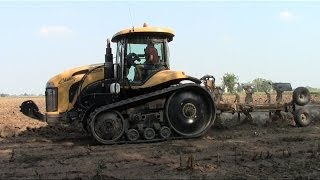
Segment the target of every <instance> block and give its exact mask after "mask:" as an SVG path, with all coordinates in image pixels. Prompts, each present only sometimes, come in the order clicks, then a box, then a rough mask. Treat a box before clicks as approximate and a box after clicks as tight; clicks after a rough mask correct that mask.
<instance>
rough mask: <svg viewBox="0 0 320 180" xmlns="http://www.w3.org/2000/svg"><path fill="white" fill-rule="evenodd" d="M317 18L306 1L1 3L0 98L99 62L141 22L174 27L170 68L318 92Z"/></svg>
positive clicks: (319, 13) (314, 6) (40, 89)
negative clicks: (109, 47)
mask: <svg viewBox="0 0 320 180" xmlns="http://www.w3.org/2000/svg"><path fill="white" fill-rule="evenodd" d="M319 19H320V2H312V1H309V2H305V1H301V2H300V1H293V2H287V1H282V2H279V1H266V2H260V1H243V2H238V1H226V2H225V1H200V2H198V1H197V2H191V1H176V2H168V1H159V2H146V1H128V2H126V1H121V2H115V1H96V2H92V1H88V2H84V1H78V2H77V1H69V2H64V1H55V2H54V1H52V2H44V1H34V2H33V1H21V2H19V1H13V2H10V1H8V2H3V1H0V62H1V71H0V93H6V94H22V93H31V94H44V91H45V85H46V82H47V81H48V80H49V79H50V78H51V77H52V76H54V75H56V74H59V73H61V72H63V71H64V70H67V69H71V68H75V67H78V66H82V65H87V64H96V63H103V62H104V54H105V46H106V39H107V38H111V37H112V36H113V35H114V34H115V33H116V32H118V31H120V30H123V29H126V28H130V27H132V26H135V27H139V26H140V27H141V26H142V25H143V23H144V22H146V23H148V25H149V26H161V27H170V28H172V29H173V30H174V32H175V37H174V39H173V42H171V43H170V44H169V46H170V57H171V58H170V63H171V69H173V70H183V71H185V72H186V74H189V75H191V76H195V77H198V78H200V77H201V76H203V75H205V74H211V75H213V76H215V77H216V81H217V83H218V84H220V83H221V81H222V80H221V79H222V77H223V75H224V74H225V73H234V74H235V75H237V76H238V77H239V82H240V83H247V82H251V81H252V80H253V79H255V78H264V79H268V80H272V81H273V82H289V83H291V84H292V86H293V87H294V88H295V87H298V86H311V87H317V88H320V79H319V77H320V76H319V75H320V71H319V70H320V61H319V60H320V50H319V47H320V20H319ZM112 47H113V50H115V47H116V46H115V44H113V45H112ZM114 54H115V53H114Z"/></svg>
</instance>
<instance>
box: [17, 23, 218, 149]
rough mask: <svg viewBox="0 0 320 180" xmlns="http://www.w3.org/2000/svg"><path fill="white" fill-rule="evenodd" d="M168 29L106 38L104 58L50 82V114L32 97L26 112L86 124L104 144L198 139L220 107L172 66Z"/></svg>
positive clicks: (138, 29)
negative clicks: (115, 47) (43, 110)
mask: <svg viewBox="0 0 320 180" xmlns="http://www.w3.org/2000/svg"><path fill="white" fill-rule="evenodd" d="M173 37H174V32H173V31H172V30H171V29H169V28H161V27H149V26H147V25H146V24H144V25H143V27H134V28H129V29H125V30H122V31H120V32H118V33H116V34H115V35H114V36H113V37H112V39H111V41H112V42H114V43H116V45H117V50H116V55H115V59H114V58H113V54H112V49H111V45H110V41H108V42H107V48H106V54H105V62H104V63H102V64H94V65H88V66H83V67H79V68H75V69H71V70H68V71H65V72H63V73H61V74H58V75H56V76H54V77H53V78H51V79H50V80H49V81H48V82H47V84H46V93H45V98H46V113H45V115H42V114H41V113H40V112H39V110H38V107H37V106H36V105H35V104H34V102H32V101H26V102H23V103H22V105H21V112H22V113H24V114H25V115H28V116H31V117H35V118H38V119H44V120H45V121H47V122H48V123H55V122H69V123H70V122H74V121H79V122H80V123H82V125H83V127H84V129H85V130H86V131H87V132H88V133H90V134H91V135H92V136H93V137H94V139H95V140H97V141H98V142H100V143H102V144H114V143H128V142H151V141H159V140H165V139H180V138H191V137H199V136H201V135H203V134H204V133H205V132H206V131H207V130H208V129H209V128H210V127H211V125H212V124H213V122H214V119H215V116H216V106H215V104H214V100H213V97H212V93H210V92H209V91H208V90H207V89H206V88H205V87H204V86H203V85H202V84H201V81H200V80H199V79H197V78H194V77H191V76H188V75H186V74H185V73H184V72H182V71H173V70H170V64H169V46H168V44H169V42H171V41H172V39H173Z"/></svg>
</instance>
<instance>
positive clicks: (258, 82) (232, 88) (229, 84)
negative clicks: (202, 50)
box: [222, 73, 320, 93]
mask: <svg viewBox="0 0 320 180" xmlns="http://www.w3.org/2000/svg"><path fill="white" fill-rule="evenodd" d="M246 84H250V85H252V86H253V88H254V92H270V91H271V90H272V81H271V80H269V79H264V78H260V77H259V78H255V79H254V80H252V81H251V82H249V83H246ZM243 85H244V84H240V83H239V77H238V76H236V75H235V74H233V73H225V74H224V75H223V77H222V86H223V89H224V88H227V90H228V92H230V93H233V92H241V91H243V87H242V86H243ZM306 88H307V89H309V91H311V92H320V89H319V88H312V87H310V86H307V87H306Z"/></svg>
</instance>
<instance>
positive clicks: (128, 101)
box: [88, 84, 204, 144]
mask: <svg viewBox="0 0 320 180" xmlns="http://www.w3.org/2000/svg"><path fill="white" fill-rule="evenodd" d="M188 87H191V88H192V87H200V88H203V87H201V86H200V85H198V84H179V85H176V86H171V87H168V88H164V89H161V90H158V91H154V92H151V93H148V94H143V95H140V96H136V97H133V98H129V99H125V100H121V101H118V102H115V103H112V104H108V105H105V106H101V107H99V108H97V109H96V110H95V111H93V112H92V113H91V114H90V118H89V119H88V125H89V126H90V123H91V120H92V119H94V117H95V116H96V115H97V114H99V113H100V112H102V111H106V110H112V109H114V108H120V107H124V106H128V105H131V104H133V103H137V102H140V101H146V102H150V101H149V99H150V98H152V99H153V98H155V99H157V98H161V97H163V96H164V95H166V94H167V93H171V92H174V91H177V90H180V89H183V88H188ZM203 89H204V88H203ZM127 108H128V107H126V108H125V109H127ZM88 129H89V131H91V128H88ZM171 130H172V129H171ZM173 134H174V132H173V130H172V135H173ZM123 136H124V135H123ZM194 137H198V136H194ZM194 137H193V136H188V137H182V136H181V137H180V136H179V137H170V138H168V139H152V140H144V139H141V140H137V141H128V140H121V139H123V137H121V138H120V140H119V141H114V142H110V143H104V144H126V143H128V144H129V143H146V142H158V141H165V140H170V139H190V138H194ZM93 138H94V137H93Z"/></svg>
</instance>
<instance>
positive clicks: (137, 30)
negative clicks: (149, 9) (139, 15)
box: [111, 23, 174, 42]
mask: <svg viewBox="0 0 320 180" xmlns="http://www.w3.org/2000/svg"><path fill="white" fill-rule="evenodd" d="M135 35H154V36H164V37H167V38H168V41H169V42H170V41H172V39H173V37H174V32H173V30H172V29H170V28H166V27H149V26H148V25H147V24H146V23H144V24H143V27H132V28H128V29H124V30H122V31H119V32H117V33H116V34H115V35H114V36H113V37H112V39H111V41H112V42H117V41H119V40H120V39H122V38H124V37H129V36H135Z"/></svg>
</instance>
